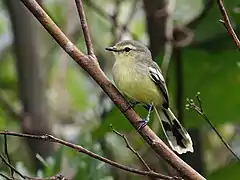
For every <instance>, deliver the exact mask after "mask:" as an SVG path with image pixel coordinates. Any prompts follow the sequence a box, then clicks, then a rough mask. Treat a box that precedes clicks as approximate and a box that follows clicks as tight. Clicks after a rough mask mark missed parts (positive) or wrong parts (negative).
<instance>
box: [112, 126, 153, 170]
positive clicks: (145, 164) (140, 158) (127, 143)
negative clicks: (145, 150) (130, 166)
mask: <svg viewBox="0 0 240 180" xmlns="http://www.w3.org/2000/svg"><path fill="white" fill-rule="evenodd" d="M111 128H112V131H113V132H114V133H115V134H117V135H118V136H120V137H121V138H123V140H124V141H125V143H126V147H127V148H128V149H130V151H132V152H133V154H135V155H136V156H137V158H138V159H139V160H140V161H141V162H142V164H143V165H144V166H145V168H146V170H148V171H152V170H151V168H150V167H149V166H148V165H147V163H146V162H145V161H144V159H143V158H142V157H141V155H140V154H139V153H138V152H137V151H136V150H135V149H133V147H132V146H131V145H130V143H129V142H128V139H127V138H126V136H125V135H124V134H121V133H120V132H118V131H117V130H116V129H113V127H112V125H111Z"/></svg>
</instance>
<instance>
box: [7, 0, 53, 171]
mask: <svg viewBox="0 0 240 180" xmlns="http://www.w3.org/2000/svg"><path fill="white" fill-rule="evenodd" d="M5 4H6V6H7V8H8V11H9V14H10V18H11V22H12V31H13V34H14V47H15V55H16V69H17V77H18V82H19V97H20V99H21V102H22V105H23V111H24V114H26V118H25V120H24V121H23V122H22V123H21V126H22V131H23V132H24V133H29V134H38V135H40V134H46V133H48V134H52V130H51V129H52V125H51V121H50V114H49V110H48V104H47V99H46V95H45V85H46V82H45V80H46V78H45V76H44V75H45V74H46V73H45V72H44V70H45V69H46V67H45V64H44V61H42V60H41V55H42V54H44V53H43V46H41V40H42V39H40V38H41V37H42V36H41V35H42V28H40V26H39V24H38V22H37V21H36V20H35V19H34V17H33V16H32V15H31V13H29V11H28V10H27V9H26V8H25V7H24V5H23V4H22V3H21V2H20V1H16V0H6V1H5ZM27 144H28V146H29V149H30V152H31V155H32V157H33V158H34V159H35V160H34V164H35V165H36V168H41V166H42V164H41V163H40V162H39V161H38V160H37V159H36V154H40V155H41V156H42V157H43V158H45V157H47V156H50V155H51V154H52V152H53V149H54V148H53V145H52V144H49V143H46V142H43V141H34V140H27Z"/></svg>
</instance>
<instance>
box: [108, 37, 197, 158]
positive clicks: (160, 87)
mask: <svg viewBox="0 0 240 180" xmlns="http://www.w3.org/2000/svg"><path fill="white" fill-rule="evenodd" d="M105 49H106V50H107V51H111V52H112V53H113V54H114V56H115V63H114V65H113V68H112V75H113V80H114V83H115V85H116V87H117V88H118V90H119V91H120V92H121V93H122V94H123V95H125V96H127V97H128V98H129V99H130V100H131V102H136V103H141V104H144V105H146V106H148V107H149V108H148V114H147V116H146V118H143V119H142V121H140V124H141V125H140V129H141V128H144V126H145V125H146V124H147V123H148V122H149V120H150V114H151V111H152V109H154V111H155V112H156V115H157V118H158V119H159V121H160V124H161V126H162V129H163V132H164V134H165V136H166V139H167V141H168V143H169V145H170V147H171V148H172V150H174V151H175V152H177V153H178V154H183V153H187V152H193V151H194V150H193V143H192V139H191V137H190V135H189V134H188V132H187V130H186V129H185V128H184V127H183V126H182V125H181V123H180V122H179V121H178V119H177V118H176V116H175V115H174V114H173V112H172V111H171V109H170V107H169V94H168V90H167V86H166V82H165V79H164V77H163V75H162V72H161V69H160V67H159V66H158V64H157V63H156V62H155V61H154V60H153V58H152V55H151V52H150V50H149V49H148V48H147V46H145V45H144V44H142V43H140V42H138V41H134V40H123V41H120V42H118V43H116V44H115V45H114V46H111V47H107V48H105Z"/></svg>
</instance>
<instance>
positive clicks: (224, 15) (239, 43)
mask: <svg viewBox="0 0 240 180" xmlns="http://www.w3.org/2000/svg"><path fill="white" fill-rule="evenodd" d="M217 3H218V6H219V9H220V11H221V14H222V18H223V19H221V20H219V21H220V22H221V23H222V24H223V25H224V27H225V28H226V29H227V31H228V33H229V34H230V36H231V37H232V38H233V41H234V43H235V44H236V45H237V47H238V49H239V50H240V41H239V39H238V37H237V35H236V33H235V32H234V29H233V27H232V25H231V22H230V19H229V17H228V14H227V11H226V9H225V7H224V5H223V1H222V0H217Z"/></svg>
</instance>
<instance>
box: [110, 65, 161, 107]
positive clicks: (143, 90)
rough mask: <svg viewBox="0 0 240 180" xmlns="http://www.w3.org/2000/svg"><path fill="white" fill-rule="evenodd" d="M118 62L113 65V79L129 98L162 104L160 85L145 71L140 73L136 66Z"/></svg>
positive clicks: (156, 104)
mask: <svg viewBox="0 0 240 180" xmlns="http://www.w3.org/2000/svg"><path fill="white" fill-rule="evenodd" d="M130 63H132V62H131V61H129V62H128V63H121V62H116V63H115V64H114V67H113V79H114V82H115V84H116V86H117V87H118V89H119V90H120V91H121V92H122V93H123V94H125V95H127V96H128V97H129V98H131V99H133V100H135V101H138V102H142V103H146V104H153V105H155V106H158V105H162V103H163V99H162V96H161V93H160V91H159V89H158V87H157V86H156V85H155V83H154V82H153V81H152V80H151V78H150V77H149V75H148V74H147V73H145V72H143V73H140V72H139V71H137V70H136V66H135V65H134V64H130Z"/></svg>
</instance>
